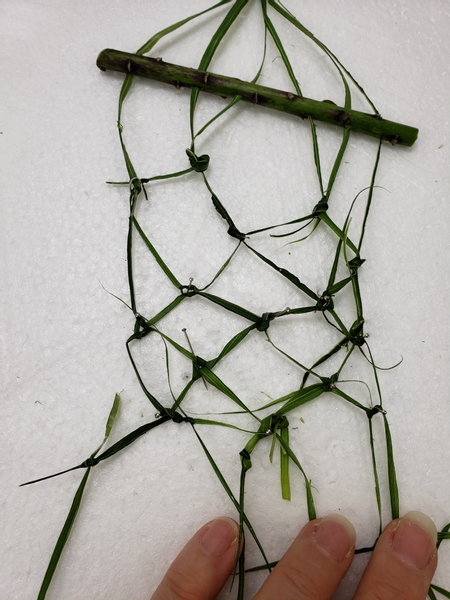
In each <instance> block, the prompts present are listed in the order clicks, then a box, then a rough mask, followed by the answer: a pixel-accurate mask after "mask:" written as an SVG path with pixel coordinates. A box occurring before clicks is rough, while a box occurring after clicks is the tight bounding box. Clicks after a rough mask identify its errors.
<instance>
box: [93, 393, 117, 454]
mask: <svg viewBox="0 0 450 600" xmlns="http://www.w3.org/2000/svg"><path fill="white" fill-rule="evenodd" d="M119 406H120V395H119V394H116V395H115V398H114V402H113V405H112V408H111V411H110V413H109V416H108V421H107V422H106V427H105V435H104V437H103V441H102V443H101V444H100V446H99V447H98V448H97V450H95V452H93V453H92V454H91V457H93V456H95V455H96V454H97V453H98V452H100V450H101V449H102V448H103V446H104V445H105V443H106V441H107V440H108V438H109V435H110V433H111V430H112V428H113V426H114V423H115V421H116V418H117V414H118V412H119Z"/></svg>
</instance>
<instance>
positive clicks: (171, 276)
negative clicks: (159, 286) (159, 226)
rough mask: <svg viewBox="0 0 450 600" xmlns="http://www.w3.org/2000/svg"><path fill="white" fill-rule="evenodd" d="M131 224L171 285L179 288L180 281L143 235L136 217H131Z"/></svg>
mask: <svg viewBox="0 0 450 600" xmlns="http://www.w3.org/2000/svg"><path fill="white" fill-rule="evenodd" d="M133 224H134V226H135V227H136V229H137V230H138V233H139V235H140V236H141V238H142V240H143V242H144V244H145V245H146V246H147V248H148V249H149V250H150V252H151V253H152V255H153V257H154V259H155V260H156V262H157V263H158V265H159V266H160V267H161V269H162V270H163V271H164V273H165V274H166V275H167V277H168V278H169V279H170V281H171V282H172V283H173V285H174V286H175V287H176V288H178V289H179V288H180V287H181V283H180V282H179V281H178V279H177V278H176V277H175V275H174V274H173V273H172V271H171V270H170V269H169V267H168V266H167V265H166V263H165V262H164V261H163V259H162V258H161V256H160V255H159V254H158V252H157V250H156V248H155V247H154V246H153V244H152V243H151V241H150V240H149V239H148V237H147V236H146V235H145V233H144V231H143V229H142V227H141V226H140V225H139V223H138V221H137V219H136V217H133Z"/></svg>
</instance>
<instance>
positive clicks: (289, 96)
mask: <svg viewBox="0 0 450 600" xmlns="http://www.w3.org/2000/svg"><path fill="white" fill-rule="evenodd" d="M287 97H288V98H289V100H293V99H294V94H292V93H291V92H288V95H287Z"/></svg>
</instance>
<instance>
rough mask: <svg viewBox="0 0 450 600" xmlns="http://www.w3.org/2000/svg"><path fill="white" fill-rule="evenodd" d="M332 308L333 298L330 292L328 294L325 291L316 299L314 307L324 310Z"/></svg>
mask: <svg viewBox="0 0 450 600" xmlns="http://www.w3.org/2000/svg"><path fill="white" fill-rule="evenodd" d="M333 308H334V302H333V298H332V297H331V294H329V293H327V292H326V291H325V292H324V293H323V294H322V295H321V296H320V298H319V299H318V300H317V304H316V309H317V310H321V311H325V310H333Z"/></svg>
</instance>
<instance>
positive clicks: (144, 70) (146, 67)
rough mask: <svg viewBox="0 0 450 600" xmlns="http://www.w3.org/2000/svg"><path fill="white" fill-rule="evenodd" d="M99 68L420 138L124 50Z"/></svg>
mask: <svg viewBox="0 0 450 600" xmlns="http://www.w3.org/2000/svg"><path fill="white" fill-rule="evenodd" d="M97 66H98V67H99V68H100V69H101V70H102V71H106V70H108V69H109V70H112V71H120V72H122V73H131V74H133V75H138V76H140V77H146V78H148V79H154V80H156V81H161V82H164V83H170V84H172V85H174V86H175V87H177V88H180V87H190V88H198V89H200V90H202V91H204V92H209V93H211V94H216V95H218V96H222V97H223V96H225V97H228V96H231V97H234V96H241V97H242V100H243V101H245V102H250V103H252V104H254V105H255V106H265V107H267V108H273V109H274V110H280V111H282V112H285V113H288V114H291V115H296V116H298V117H301V118H302V119H307V118H308V117H311V118H313V119H317V120H318V121H323V122H325V123H330V124H331V125H337V126H338V127H346V128H348V129H352V130H353V131H357V132H359V133H364V134H366V135H370V136H372V137H376V138H378V139H380V138H381V139H382V140H387V141H389V142H391V144H393V145H395V144H403V145H405V146H412V145H413V144H414V142H415V141H416V139H417V134H418V129H416V128H415V127H410V126H408V125H402V124H400V123H395V122H393V121H386V120H385V119H383V118H382V117H381V116H380V115H378V114H368V113H363V112H360V111H357V110H346V109H345V108H342V107H339V106H336V105H335V104H334V103H333V102H331V101H329V100H323V101H318V100H311V99H309V98H304V97H303V96H297V95H296V94H292V93H291V92H283V91H281V90H276V89H273V88H269V87H265V86H262V85H257V84H255V83H248V82H246V81H242V80H240V79H235V78H233V77H227V76H225V75H217V74H215V73H209V72H204V71H198V70H196V69H191V68H188V67H181V66H179V65H174V64H171V63H166V62H164V61H163V60H162V59H160V58H149V57H147V56H141V55H138V54H131V53H128V52H121V51H120V50H110V49H107V50H103V51H102V52H100V54H99V56H98V58H97Z"/></svg>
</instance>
